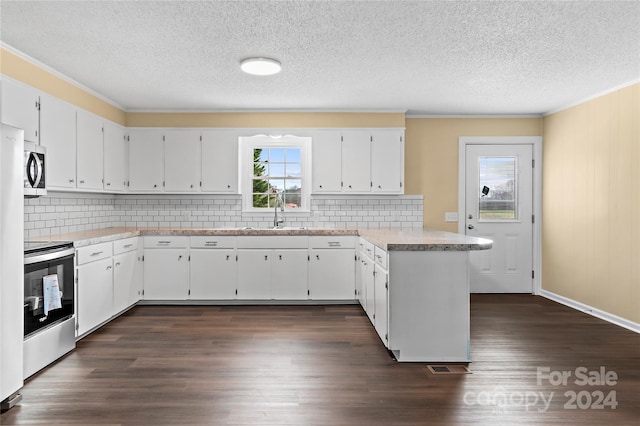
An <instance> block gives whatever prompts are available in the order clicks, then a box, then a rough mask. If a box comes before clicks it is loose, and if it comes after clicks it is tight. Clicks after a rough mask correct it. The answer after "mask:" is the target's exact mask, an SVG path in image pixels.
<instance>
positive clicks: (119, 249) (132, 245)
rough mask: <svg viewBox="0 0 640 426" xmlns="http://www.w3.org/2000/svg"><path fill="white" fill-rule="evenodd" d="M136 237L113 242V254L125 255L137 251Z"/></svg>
mask: <svg viewBox="0 0 640 426" xmlns="http://www.w3.org/2000/svg"><path fill="white" fill-rule="evenodd" d="M138 241H139V239H138V237H133V238H124V239H122V240H117V241H114V242H113V254H120V253H126V252H128V251H133V250H137V249H138Z"/></svg>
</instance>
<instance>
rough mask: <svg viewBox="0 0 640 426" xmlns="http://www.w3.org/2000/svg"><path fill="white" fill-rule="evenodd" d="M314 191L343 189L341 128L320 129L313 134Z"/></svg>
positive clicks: (337, 190)
mask: <svg viewBox="0 0 640 426" xmlns="http://www.w3.org/2000/svg"><path fill="white" fill-rule="evenodd" d="M312 144H313V145H312V146H313V147H312V150H313V154H312V157H311V158H312V160H313V168H312V169H313V192H314V193H317V192H340V191H342V187H341V182H342V142H341V134H340V131H339V130H319V131H317V132H316V133H314V135H313V142H312Z"/></svg>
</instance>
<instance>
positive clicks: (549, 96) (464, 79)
mask: <svg viewBox="0 0 640 426" xmlns="http://www.w3.org/2000/svg"><path fill="white" fill-rule="evenodd" d="M0 17H1V22H0V23H1V27H0V40H2V42H3V43H6V45H8V46H10V47H13V48H15V49H17V50H19V51H21V52H23V53H25V54H27V55H29V56H31V57H32V58H34V59H36V60H38V61H40V62H42V63H44V64H46V65H48V66H49V67H51V68H53V69H55V70H57V71H59V72H61V73H62V74H64V75H66V76H68V77H70V78H72V79H73V80H75V81H77V82H79V83H81V84H83V85H85V86H87V87H89V88H91V89H93V90H94V91H96V92H98V93H99V94H101V95H103V96H105V97H106V98H108V99H111V100H112V101H114V102H115V103H117V104H118V105H119V106H121V107H123V108H125V109H127V110H129V111H136V110H151V111H160V110H171V111H181V110H189V111H198V110H202V111H216V110H225V111H228V110H334V111H335V110H340V111H343V110H358V111H375V110H383V111H405V110H406V111H407V112H408V113H410V114H539V113H545V112H548V111H550V110H554V109H557V108H560V107H564V106H567V105H569V104H572V103H574V102H577V101H581V100H583V99H585V98H587V97H590V96H592V95H594V94H597V93H599V92H602V91H605V90H608V89H611V88H613V87H616V86H619V85H622V84H625V83H628V82H630V81H634V80H637V79H638V78H640V2H638V1H628V2H620V1H603V2H597V1H578V2H569V1H538V2H536V1H527V2H522V1H508V2H501V1H491V2H488V1H471V2H468V1H464V2H463V1H446V2H445V1H64V2H60V1H42V2H41V1H6V0H1V1H0ZM250 56H268V57H273V58H276V59H278V60H280V61H281V62H282V64H283V71H282V72H281V73H280V74H278V75H276V76H272V77H256V76H249V75H245V74H243V73H242V72H241V71H240V68H239V62H240V60H241V59H243V58H246V57H250Z"/></svg>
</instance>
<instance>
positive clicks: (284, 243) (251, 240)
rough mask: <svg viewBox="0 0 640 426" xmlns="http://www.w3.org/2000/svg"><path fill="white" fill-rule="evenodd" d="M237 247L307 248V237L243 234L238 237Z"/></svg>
mask: <svg viewBox="0 0 640 426" xmlns="http://www.w3.org/2000/svg"><path fill="white" fill-rule="evenodd" d="M238 248H239V249H240V248H258V249H261V248H264V249H287V248H304V249H306V248H309V237H308V236H307V235H294V236H284V235H283V236H281V237H279V236H275V237H274V236H259V235H256V236H253V235H251V236H246V237H245V236H243V237H238Z"/></svg>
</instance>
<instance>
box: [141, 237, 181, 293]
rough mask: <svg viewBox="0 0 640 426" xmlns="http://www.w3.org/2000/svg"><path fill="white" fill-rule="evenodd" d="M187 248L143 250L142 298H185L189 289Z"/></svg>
mask: <svg viewBox="0 0 640 426" xmlns="http://www.w3.org/2000/svg"><path fill="white" fill-rule="evenodd" d="M188 255H189V253H188V250H187V249H151V250H145V251H144V299H145V300H186V299H187V296H188V290H189V261H188Z"/></svg>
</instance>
